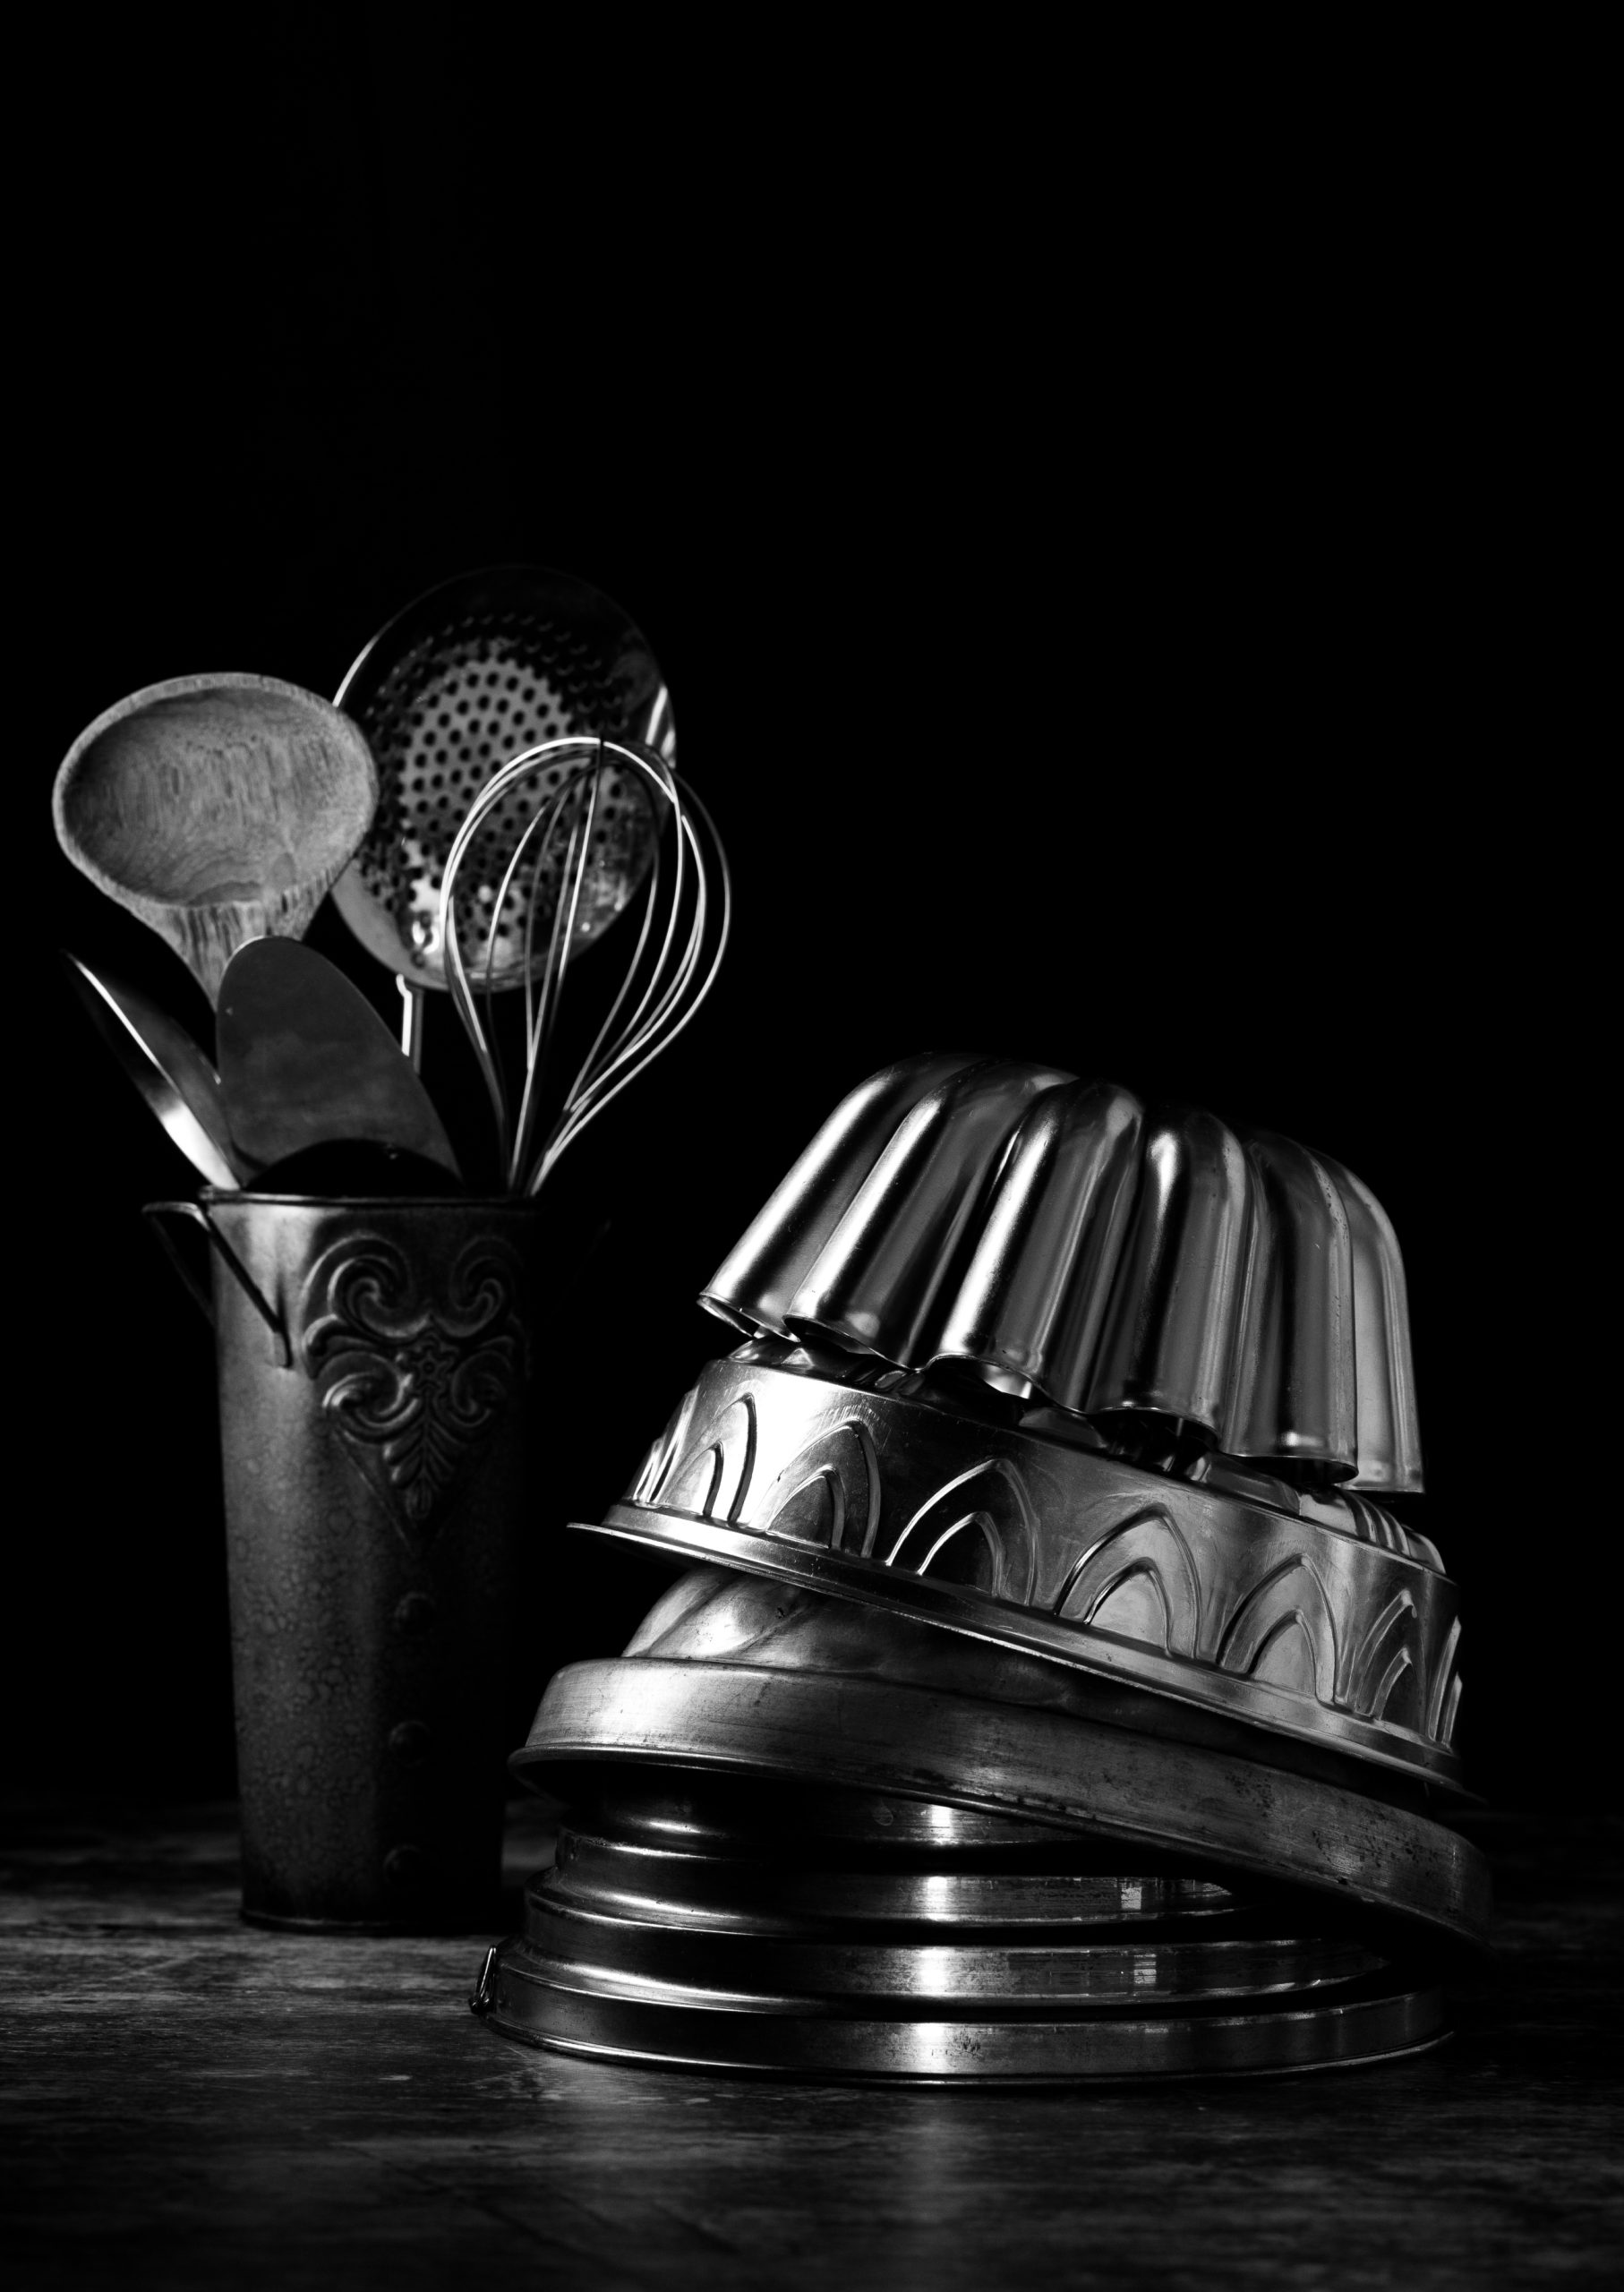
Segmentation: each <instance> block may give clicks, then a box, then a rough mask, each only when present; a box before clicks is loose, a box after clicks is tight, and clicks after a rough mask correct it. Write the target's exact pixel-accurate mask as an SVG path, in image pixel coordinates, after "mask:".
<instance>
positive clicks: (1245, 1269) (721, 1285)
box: [703, 1055, 1422, 1494]
mask: <svg viewBox="0 0 1624 2292" xmlns="http://www.w3.org/2000/svg"><path fill="white" fill-rule="evenodd" d="M703 1302H704V1303H705V1304H706V1305H707V1306H708V1307H709V1308H710V1309H711V1310H712V1311H713V1312H714V1313H718V1314H719V1315H720V1316H721V1317H722V1318H723V1319H724V1320H727V1321H731V1322H732V1323H733V1324H734V1325H735V1326H736V1327H738V1328H739V1329H740V1330H744V1331H745V1332H747V1333H748V1334H752V1335H765V1336H773V1337H780V1338H799V1339H804V1340H808V1341H810V1342H811V1343H812V1344H814V1345H815V1346H825V1347H830V1346H832V1347H838V1348H841V1349H842V1350H843V1351H846V1352H848V1353H852V1354H856V1355H858V1356H868V1357H871V1358H874V1359H876V1360H878V1361H879V1362H880V1363H882V1364H885V1365H888V1366H892V1367H896V1368H903V1369H915V1370H922V1369H926V1368H928V1367H930V1366H932V1365H933V1364H934V1365H936V1366H938V1367H940V1366H944V1365H948V1364H958V1365H959V1366H961V1367H962V1368H964V1369H967V1370H969V1371H970V1372H971V1373H974V1374H976V1375H978V1376H979V1377H980V1378H981V1379H983V1380H984V1381H986V1382H987V1384H989V1385H991V1386H992V1387H994V1388H995V1389H996V1390H1001V1391H1004V1392H1006V1393H1009V1394H1012V1395H1014V1396H1017V1397H1020V1398H1036V1399H1039V1400H1041V1401H1044V1402H1047V1403H1048V1404H1050V1405H1052V1406H1053V1407H1056V1408H1057V1409H1059V1410H1061V1411H1062V1412H1064V1413H1065V1414H1066V1415H1071V1416H1073V1417H1076V1418H1079V1419H1081V1420H1083V1421H1085V1422H1087V1423H1090V1424H1094V1425H1096V1426H1098V1427H1099V1428H1101V1429H1102V1430H1103V1431H1104V1432H1106V1433H1107V1435H1108V1434H1109V1433H1110V1432H1111V1431H1112V1428H1113V1426H1114V1425H1120V1424H1123V1423H1124V1422H1125V1421H1126V1420H1129V1419H1132V1420H1134V1421H1136V1422H1138V1421H1142V1420H1143V1419H1145V1418H1147V1417H1150V1418H1153V1419H1155V1418H1159V1419H1162V1420H1165V1421H1166V1423H1167V1425H1168V1426H1169V1427H1170V1428H1175V1429H1176V1431H1177V1432H1180V1433H1181V1434H1183V1435H1184V1436H1187V1438H1188V1439H1189V1440H1192V1441H1194V1442H1196V1443H1197V1444H1199V1445H1203V1446H1206V1447H1209V1448H1212V1449H1215V1450H1218V1452H1219V1453H1220V1454H1223V1455H1227V1456H1230V1457H1234V1458H1240V1459H1251V1460H1253V1461H1255V1462H1258V1463H1262V1464H1265V1465H1272V1466H1273V1467H1275V1468H1276V1469H1277V1470H1279V1471H1283V1472H1285V1473H1287V1474H1288V1475H1293V1476H1294V1477H1295V1478H1296V1479H1298V1480H1299V1481H1300V1482H1302V1483H1303V1484H1305V1485H1306V1484H1316V1483H1318V1484H1333V1483H1338V1482H1340V1483H1343V1484H1346V1485H1347V1486H1349V1487H1351V1488H1353V1489H1355V1490H1356V1491H1368V1492H1372V1493H1376V1494H1381V1493H1383V1492H1386V1493H1392V1494H1413V1493H1415V1492H1419V1490H1420V1488H1421V1485H1422V1467H1421V1448H1420V1441H1419V1437H1418V1434H1417V1430H1416V1421H1415V1380H1414V1374H1413V1370H1412V1365H1411V1356H1410V1338H1409V1321H1408V1309H1407V1305H1406V1296H1405V1283H1404V1266H1403V1261H1402V1259H1401V1257H1400V1255H1399V1251H1398V1245H1397V1240H1396V1239H1395V1237H1394V1234H1393V1229H1392V1227H1391V1225H1390V1223H1389V1220H1388V1219H1387V1217H1386V1215H1385V1213H1384V1212H1383V1210H1382V1209H1381V1206H1380V1203H1379V1202H1377V1201H1376V1199H1375V1197H1374V1195H1373V1194H1372V1193H1371V1192H1370V1190H1369V1188H1368V1187H1367V1186H1365V1185H1363V1184H1362V1183H1361V1182H1360V1180H1359V1179H1357V1178H1356V1177H1355V1176H1353V1174H1352V1173H1351V1172H1350V1171H1348V1170H1346V1169H1345V1168H1343V1167H1342V1166H1341V1165H1340V1164H1339V1163H1338V1162H1335V1161H1332V1160H1331V1159H1329V1157H1327V1156H1325V1155H1323V1154H1318V1153H1313V1152H1311V1151H1310V1150H1308V1149H1307V1148H1306V1147H1303V1146H1300V1145H1297V1144H1296V1143H1295V1142H1293V1141H1292V1140H1290V1139H1287V1138H1282V1137H1278V1136H1275V1135H1273V1134H1272V1133H1264V1132H1261V1131H1260V1132H1239V1131H1235V1130H1233V1129H1231V1128H1230V1127H1228V1126H1227V1125H1226V1124H1224V1123H1223V1122H1221V1121H1219V1120H1218V1118H1217V1116H1213V1115H1210V1114H1207V1113H1203V1112H1201V1111H1200V1110H1199V1109H1194V1108H1159V1107H1154V1106H1146V1105H1144V1104H1142V1103H1141V1100H1140V1099H1137V1098H1135V1097H1134V1096H1133V1093H1132V1092H1130V1091H1128V1090H1122V1089H1120V1088H1118V1087H1117V1086H1115V1084H1112V1083H1108V1082H1083V1081H1079V1080H1078V1079H1077V1078H1076V1077H1075V1076H1074V1075H1072V1074H1069V1073H1065V1072H1064V1070H1062V1069H1060V1068H1058V1067H1050V1066H1041V1065H1032V1064H1030V1062H1025V1061H1018V1060H1008V1059H994V1058H982V1057H972V1056H968V1055H964V1056H958V1055H941V1056H937V1055H931V1056H922V1057H918V1058H912V1059H908V1060H905V1061H903V1062H902V1063H901V1064H900V1065H895V1066H891V1067H887V1068H886V1069H885V1071H884V1072H883V1073H879V1074H876V1075H874V1076H873V1077H871V1079H870V1080H869V1081H868V1082H865V1083H864V1084H863V1085H862V1086H861V1087H860V1088H859V1090H854V1091H852V1092H851V1094H850V1096H849V1097H848V1098H847V1099H844V1100H843V1101H842V1104H841V1106H840V1107H838V1108H836V1110H835V1112H834V1113H833V1115H832V1116H830V1118H829V1120H828V1121H827V1122H826V1123H825V1125H824V1127H823V1128H822V1130H820V1131H819V1133H818V1134H817V1136H816V1138H815V1139H814V1140H813V1142H812V1143H811V1145H810V1146H809V1147H808V1149H807V1150H806V1152H805V1153H804V1154H803V1155H802V1156H801V1157H800V1159H799V1161H798V1162H796V1164H795V1165H794V1167H793V1168H792V1169H791V1171H790V1173H789V1175H788V1176H786V1177H785V1179H784V1180H783V1183H782V1184H781V1185H780V1186H779V1187H778V1189H777V1190H776V1192H775V1193H774V1194H773V1196H772V1198H771V1199H770V1200H769V1202H767V1203H766V1205H765V1208H764V1209H763V1210H761V1212H760V1214H759V1215H758V1216H757V1217H756V1219H755V1220H754V1221H753V1222H752V1224H751V1225H750V1227H748V1230H747V1232H746V1233H745V1234H744V1236H743V1237H742V1238H741V1240H740V1241H739V1244H738V1245H737V1246H736V1247H735V1248H734V1249H733V1251H732V1252H731V1253H730V1255H729V1256H728V1258H727V1259H726V1261H724V1263H723V1264H722V1266H721V1268H720V1269H719V1270H718V1271H717V1272H716V1274H715V1276H714V1279H712V1281H711V1282H710V1283H709V1285H708V1286H707V1287H706V1289H705V1293H704V1297H703Z"/></svg>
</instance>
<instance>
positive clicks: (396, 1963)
mask: <svg viewBox="0 0 1624 2292" xmlns="http://www.w3.org/2000/svg"><path fill="white" fill-rule="evenodd" d="M541 1814H542V1810H540V1809H535V1810H526V1809H515V1812H514V1819H513V1822H512V1825H511V1830H510V1837H509V1870H510V1875H511V1876H512V1877H513V1878H514V1879H515V1880H517V1878H518V1877H520V1876H521V1875H522V1874H523V1872H524V1871H525V1870H526V1868H528V1867H532V1866H534V1863H535V1862H536V1861H537V1860H540V1859H541V1857H542V1854H543V1844H544V1841H543V1833H542V1827H541V1820H540V1817H541ZM1478 1835H1479V1836H1480V1837H1481V1838H1482V1840H1483V1843H1485V1844H1487V1845H1488V1846H1489V1848H1490V1850H1491V1852H1492V1854H1493V1856H1494V1859H1495V1863H1496V1870H1497V1877H1498V1880H1499V1886H1500V1903H1501V1914H1500V1929H1499V1942H1500V1959H1499V1963H1498V1966H1497V1969H1496V1971H1495V1972H1494V1974H1493V1976H1492V1978H1491V1979H1490V1980H1485V1981H1483V1983H1481V1984H1479V1985H1477V1986H1475V1987H1474V1988H1470V1989H1468V1990H1465V1991H1463V1992H1460V1993H1458V1994H1457V2005H1456V2020H1457V2036H1456V2037H1455V2039H1454V2040H1453V2041H1452V2042H1451V2043H1450V2044H1449V2045H1448V2046H1446V2047H1444V2048H1442V2049H1440V2051H1438V2052H1435V2053H1432V2054H1430V2055H1427V2056H1424V2057H1419V2058H1417V2059H1415V2060H1413V2061H1409V2062H1401V2063H1397V2064H1396V2065H1392V2066H1390V2067H1386V2068H1382V2067H1376V2068H1371V2069H1363V2070H1353V2071H1345V2072H1342V2073H1339V2074H1324V2075H1319V2076H1313V2077H1302V2078H1288V2079H1281V2080H1271V2081H1260V2082H1250V2083H1244V2084H1238V2085H1229V2086H1225V2085H1218V2084H1209V2085H1204V2086H1202V2085H1187V2086H1167V2087H1163V2088H1160V2089H1159V2090H1156V2091H1121V2090H1118V2091H1093V2092H1090V2091H1073V2092H1049V2093H1040V2094H1032V2093H1021V2092H981V2093H976V2092H966V2091H942V2090H940V2089H932V2090H920V2091H878V2090H874V2089H842V2088H838V2087H833V2086H792V2085H780V2084H773V2083H766V2082H745V2081H736V2080H731V2079H725V2078H720V2077H711V2076H698V2075H691V2074H682V2073H672V2072H666V2071H651V2070H637V2069H627V2068H615V2067H608V2066H601V2065H597V2064H594V2063H592V2062H586V2061H572V2060H568V2059H565V2058H562V2057H556V2056H554V2055H551V2054H547V2053H542V2052H534V2051H532V2050H530V2049H528V2048H523V2047H519V2046H516V2045H511V2044H508V2043H505V2042H504V2041H503V2040H500V2039H499V2038H497V2037H495V2036H494V2035H493V2034H492V2033H491V2031H489V2030H487V2029H485V2028H483V2026H482V2025H481V2024H480V2023H477V2022H476V2021H475V2020H474V2017H473V2016H472V2015H471V2014H470V2013H469V2012H468V2009H467V2004H466V1999H467V1993H468V1990H469V1987H470V1984H471V1982H472V1980H473V1977H474V1973H475V1971H476V1969H477V1967H478V1964H479V1962H480V1959H481V1957H482V1955H483V1942H484V1939H485V1938H487V1937H467V1938H465V1939H451V1940H432V1941H399V1940H389V1941H377V1940H371V1941H359V1940H328V1939H311V1938H305V1937H290V1936H282V1935H277V1934H270V1933H262V1932H258V1931H256V1930H254V1929H251V1928H248V1927H245V1926H244V1925H243V1924H241V1923H240V1921H239V1920H238V1919H237V1917H236V1915H235V1911H236V1872H235V1854H234V1846H235V1842H234V1834H233V1829H232V1819H231V1810H230V1809H228V1808H218V1809H184V1810H178V1811H177V1810H170V1811H169V1812H167V1813H163V1812H155V1811H153V1810H150V1809H148V1810H144V1811H136V1810H130V1809H116V1808H109V1807H105V1806H103V1807H94V1808H92V1807H81V1808H79V1809H72V1810H64V1809H38V1808H37V1809H32V1810H25V1811H24V1812H23V1813H22V1814H21V1815H20V1816H14V1817H13V1819H12V1820H11V1822H10V1824H9V1825H8V1843H7V1852H6V1853H5V1857H4V1865H5V1869H6V1873H7V1878H8V1884H7V1887H6V1891H5V1894H4V1929H3V1932H0V1947H3V1948H4V1954H5V1973H4V2029H5V2036H4V2072H5V2084H4V2111H5V2135H4V2176H5V2210H4V2229H3V2231H0V2234H3V2236H4V2243H3V2245H0V2261H3V2262H4V2273H5V2277H6V2280H7V2282H8V2284H9V2285H10V2286H12V2287H17V2288H21V2287H24V2286H33V2285H45V2284H50V2285H59V2284H60V2285H84V2286H100V2285H107V2286H115V2285H116V2286H119V2287H121V2288H129V2287H132V2286H147V2285H161V2286H176V2287H191V2286H199V2287H204V2286H207V2287H222V2288H224V2287H236V2286H245V2287H252V2286H257V2285H278V2286H283V2285H287V2286H298V2287H301V2288H303V2287H312V2288H321V2287H326V2286H329V2285H335V2286H336V2285H340V2284H342V2285H345V2286H346V2287H355V2286H370V2285H372V2284H374V2283H378V2284H382V2283H388V2284H389V2286H390V2287H391V2288H400V2292H406V2288H410V2287H415V2286H418V2285H423V2286H427V2285H436V2286H440V2285H450V2286H453V2287H455V2286H457V2284H458V2283H459V2282H464V2281H466V2283H467V2284H468V2285H469V2286H470V2287H474V2286H477V2287H478V2288H480V2292H486V2288H491V2292H501V2288H505V2287H508V2286H515V2287H518V2286H523V2287H526V2288H527V2292H533V2288H538V2287H551V2286H560V2287H571V2286H577V2285H579V2286H591V2287H594V2288H605V2292H609V2288H618V2287H621V2286H624V2287H627V2288H633V2287H636V2288H645V2287H649V2288H652V2287H662V2286H688V2285H704V2286H706V2287H709V2288H714V2292H722V2288H727V2287H733V2286H747V2285H748V2286H756V2285H768V2286H773V2287H788V2288H795V2287H800V2286H808V2287H809V2286H819V2287H822V2286H833V2287H838V2288H841V2292H855V2288H859V2287H867V2286H871V2285H872V2286H883V2287H885V2288H887V2292H901V2288H904V2287H910V2286H913V2285H930V2286H933V2287H942V2288H954V2287H959V2286H967V2287H968V2286H975V2287H978V2288H987V2287H989V2286H1001V2285H1005V2284H1007V2285H1011V2286H1015V2287H1019V2288H1021V2292H1038V2288H1041V2287H1047V2286H1050V2285H1055V2286H1060V2285H1064V2286H1066V2287H1092V2286H1100V2287H1107V2286H1109V2287H1116V2286H1122V2285H1138V2284H1141V2283H1143V2284H1156V2285H1159V2286H1166V2287H1170V2288H1183V2287H1191V2288H1195V2287H1198V2286H1199V2287H1202V2288H1209V2287H1214V2286H1226V2285H1236V2286H1246V2287H1249V2288H1250V2287H1256V2288H1271V2287H1275V2286H1291V2287H1311V2286H1312V2287H1315V2288H1319V2287H1340V2286H1351V2287H1366V2286H1370V2287H1375V2286H1393V2287H1397V2288H1400V2292H1411V2288H1424V2287H1430V2286H1445V2285H1448V2286H1457V2285H1470V2286H1486V2287H1494V2288H1499V2287H1502V2286H1505V2287H1512V2286H1517V2285H1524V2284H1552V2285H1562V2286H1578V2285H1589V2284H1600V2283H1616V2282H1619V2281H1620V2280H1624V2202H1621V2198H1624V2192H1621V2190H1620V2158H1624V2122H1621V2113H1620V2106H1619V2103H1620V2079H1619V2075H1618V2071H1619V2065H1620V2050H1621V2047H1624V2031H1621V2027H1620V2012H1619V2005H1620V1989H1621V1988H1624V1946H1621V1939H1620V1921H1619V1915H1618V1900H1619V1879H1620V1870H1621V1869H1624V1852H1621V1838H1620V1826H1619V1825H1618V1824H1617V1823H1609V1822H1607V1821H1604V1820H1599V1819H1590V1820H1585V1821H1573V1822H1561V1821H1559V1820H1556V1819H1554V1818H1552V1819H1551V1820H1549V1821H1545V1822H1534V1821H1517V1820H1514V1819H1504V1820H1495V1819H1493V1818H1484V1819H1483V1822H1482V1824H1481V1825H1480V1826H1479V1829H1478Z"/></svg>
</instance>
